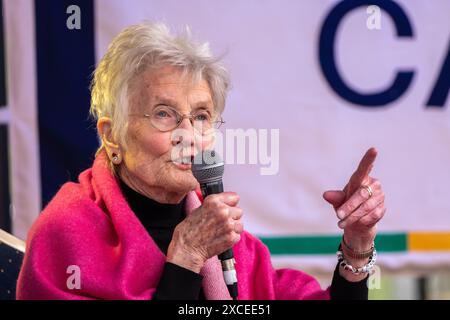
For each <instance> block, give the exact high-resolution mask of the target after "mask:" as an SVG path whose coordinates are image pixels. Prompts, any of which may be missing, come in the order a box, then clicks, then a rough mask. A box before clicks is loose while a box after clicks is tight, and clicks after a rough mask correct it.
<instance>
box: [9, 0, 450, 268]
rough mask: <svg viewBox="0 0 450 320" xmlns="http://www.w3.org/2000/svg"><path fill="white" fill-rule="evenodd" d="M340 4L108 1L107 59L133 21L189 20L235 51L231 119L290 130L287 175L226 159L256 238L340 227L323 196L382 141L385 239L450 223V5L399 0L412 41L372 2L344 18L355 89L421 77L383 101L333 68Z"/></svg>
mask: <svg viewBox="0 0 450 320" xmlns="http://www.w3.org/2000/svg"><path fill="white" fill-rule="evenodd" d="M8 3H9V2H8ZM337 3H338V1H325V0H322V1H318V0H315V1H312V0H311V1H287V0H285V1H275V0H266V1H260V0H259V1H258V0H246V1H238V0H231V1H206V0H204V1H201V0H190V1H183V2H182V1H178V0H169V1H167V0H164V1H162V0H161V1H149V0H129V1H123V0H96V2H95V14H96V16H95V21H96V46H97V47H96V53H97V61H98V60H99V59H100V58H101V56H102V55H103V54H104V53H105V51H106V48H107V46H108V44H109V43H110V41H111V40H112V38H113V37H114V36H115V35H116V34H117V33H118V32H120V30H121V29H122V28H124V27H126V26H128V25H130V24H135V23H139V22H141V21H142V20H145V19H147V20H153V21H163V22H166V23H167V24H168V25H169V26H172V27H173V28H174V29H175V30H176V29H181V28H182V27H183V26H184V25H189V26H190V27H191V28H192V31H193V33H194V35H195V37H196V38H197V39H199V40H204V41H208V42H210V44H211V47H212V49H213V51H214V52H215V53H216V54H222V53H225V52H226V53H227V54H226V56H225V63H226V65H227V67H228V68H229V70H230V73H231V76H232V83H233V89H232V90H231V92H230V95H229V99H228V103H227V107H226V110H225V113H224V118H225V120H226V121H227V124H226V128H228V129H235V128H243V129H249V128H253V129H256V130H260V129H267V130H270V129H279V134H280V137H279V150H280V154H279V171H278V173H277V174H276V175H271V176H267V175H261V174H260V165H227V167H226V173H225V177H224V181H225V186H226V189H228V190H232V191H236V192H238V193H239V194H240V195H241V206H242V207H243V208H244V210H245V212H246V216H245V223H246V228H247V230H249V231H250V232H252V233H253V234H255V235H258V236H266V237H280V236H290V235H292V236H301V235H317V236H320V235H325V236H326V235H338V234H339V232H340V229H338V228H337V226H336V224H337V220H336V217H335V215H334V212H333V210H332V209H331V208H330V206H329V205H328V204H327V203H325V202H324V201H323V200H322V193H323V191H325V190H327V189H334V188H342V187H343V186H344V185H345V183H346V182H347V180H348V178H349V177H350V175H351V173H352V172H353V170H354V169H355V168H356V165H357V164H358V162H359V159H360V158H361V157H362V155H363V154H364V152H365V150H366V149H368V148H369V147H371V146H375V147H376V148H377V149H378V151H379V157H378V159H377V161H376V165H375V169H374V171H373V175H374V176H375V177H377V178H379V179H380V180H381V181H382V183H383V186H384V190H385V193H386V195H387V201H386V205H387V207H388V212H387V214H386V216H385V218H384V219H383V221H382V223H381V224H380V227H379V230H380V234H386V233H389V232H396V233H405V234H408V233H413V232H418V231H425V232H431V233H433V232H437V231H442V232H446V231H448V232H450V217H449V213H450V197H449V192H448V191H447V187H446V184H447V181H450V170H449V166H448V163H450V148H448V146H449V145H450V117H449V116H450V114H449V108H448V106H449V102H448V100H447V101H446V103H445V105H444V106H443V108H426V101H427V100H428V98H429V95H430V94H431V91H432V89H433V87H434V85H435V81H436V78H437V76H438V75H439V72H440V70H441V67H442V63H443V59H444V58H445V56H446V54H447V50H448V45H449V41H450V37H449V35H450V20H449V19H448V17H447V15H448V12H450V2H448V1H445V0H442V1H437V0H436V1H432V2H431V1H427V2H425V1H419V0H415V1H413V0H408V1H397V3H399V4H400V5H401V7H402V8H403V10H404V11H405V13H406V14H407V16H408V18H409V21H410V23H411V25H412V27H413V30H414V37H412V38H406V40H405V39H399V38H398V37H396V32H395V28H394V25H393V23H392V21H391V19H390V18H389V16H388V15H387V14H385V13H383V12H382V14H381V29H379V30H369V29H368V28H367V26H366V20H367V18H368V14H367V13H366V10H365V7H361V8H359V9H356V10H353V11H352V12H351V13H349V14H347V15H346V16H345V18H344V19H343V20H342V22H341V24H340V26H339V29H338V32H337V37H336V60H337V65H338V68H339V70H340V72H341V75H342V77H343V78H344V79H345V81H346V82H347V83H348V84H349V85H350V86H351V87H352V88H354V89H355V90H359V91H361V92H371V91H376V90H379V89H382V88H385V87H386V86H388V85H389V84H390V83H391V82H392V81H393V78H394V75H395V73H396V72H397V71H398V70H414V72H415V74H414V78H413V81H412V84H411V86H410V87H409V89H408V90H407V91H406V93H405V94H403V95H402V96H401V97H400V98H399V99H397V100H395V101H394V102H392V103H390V104H388V105H387V106H384V107H382V108H376V109H370V108H364V107H361V106H358V105H353V104H350V103H349V102H347V101H345V100H343V99H342V98H340V97H339V96H338V95H337V94H336V93H335V92H334V91H333V90H332V89H331V88H330V86H329V84H328V83H327V81H326V80H325V77H324V75H323V73H322V71H321V69H320V64H319V57H318V45H319V33H320V29H321V27H322V25H323V23H324V19H325V17H326V15H327V14H328V12H329V10H330V9H331V8H332V7H333V6H335V5H336V4H337ZM28 11H29V10H28ZM28 11H27V12H28ZM8 25H9V26H12V25H13V21H11V22H9V23H8ZM8 25H7V27H6V28H7V31H8ZM10 30H11V31H10V32H13V30H12V29H10ZM10 34H11V33H10ZM448 71H450V70H448ZM16 180H17V179H13V181H16ZM274 262H275V264H277V265H280V266H281V265H284V266H285V265H289V266H295V267H300V268H304V269H312V268H314V270H323V271H329V270H332V269H333V268H334V266H335V257H334V256H331V255H323V256H321V255H314V256H306V255H301V256H298V255H296V256H277V257H274ZM380 264H381V265H382V266H383V267H386V268H392V269H396V270H406V269H407V268H409V267H415V268H423V267H446V266H448V265H450V254H449V253H448V252H447V251H435V252H430V253H427V252H425V253H421V252H400V253H391V254H384V255H381V257H380Z"/></svg>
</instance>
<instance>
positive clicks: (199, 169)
mask: <svg viewBox="0 0 450 320" xmlns="http://www.w3.org/2000/svg"><path fill="white" fill-rule="evenodd" d="M224 168H225V165H224V163H223V160H222V158H221V157H220V155H219V154H218V153H217V152H215V151H214V150H204V151H203V152H200V153H198V154H197V155H196V156H195V158H194V162H193V163H192V174H193V175H194V177H195V179H197V181H198V182H199V183H206V182H210V181H216V180H220V179H222V176H223V172H224Z"/></svg>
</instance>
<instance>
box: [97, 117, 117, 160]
mask: <svg viewBox="0 0 450 320" xmlns="http://www.w3.org/2000/svg"><path fill="white" fill-rule="evenodd" d="M97 131H98V133H99V135H100V138H101V140H102V144H103V146H104V147H105V150H106V153H107V154H108V157H109V159H110V160H111V161H112V163H114V164H120V163H121V162H122V153H121V151H120V146H119V145H118V144H117V143H116V142H115V141H114V139H113V134H112V124H111V119H110V118H108V117H101V118H100V119H98V121H97Z"/></svg>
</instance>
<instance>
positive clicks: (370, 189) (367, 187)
mask: <svg viewBox="0 0 450 320" xmlns="http://www.w3.org/2000/svg"><path fill="white" fill-rule="evenodd" d="M361 188H363V189H366V190H367V192H368V193H369V199H370V198H372V196H373V191H372V188H371V187H370V186H367V185H362V186H361Z"/></svg>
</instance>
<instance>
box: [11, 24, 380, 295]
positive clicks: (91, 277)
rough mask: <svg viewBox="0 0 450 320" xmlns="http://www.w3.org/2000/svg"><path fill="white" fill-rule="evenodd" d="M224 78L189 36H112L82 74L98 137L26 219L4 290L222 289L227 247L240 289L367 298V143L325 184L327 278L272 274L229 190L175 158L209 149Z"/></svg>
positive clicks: (371, 222) (374, 187) (375, 187)
mask: <svg viewBox="0 0 450 320" xmlns="http://www.w3.org/2000/svg"><path fill="white" fill-rule="evenodd" d="M228 87H229V80H228V75H227V72H226V70H225V69H224V68H223V67H222V65H221V64H220V62H219V61H218V60H217V59H216V58H214V57H213V56H212V55H211V53H210V51H209V48H208V45H207V44H198V43H196V42H193V41H192V40H191V39H190V36H189V33H188V32H187V33H185V34H182V35H179V36H172V35H171V34H170V33H169V31H168V30H167V28H166V27H165V26H164V25H162V24H151V23H143V24H139V25H135V26H131V27H128V28H127V29H125V30H124V31H123V32H121V33H120V34H119V35H118V36H117V37H116V38H115V39H114V40H113V42H112V44H111V45H110V47H109V48H108V51H107V53H106V54H105V56H104V57H103V59H102V60H101V61H100V63H99V65H98V67H97V69H96V71H95V76H94V79H93V84H92V104H91V112H92V114H93V115H94V116H95V117H96V119H97V129H98V135H99V137H100V140H101V146H100V148H99V150H98V152H97V155H96V158H95V160H94V163H93V166H92V168H90V169H88V170H86V171H84V172H83V173H81V174H80V176H79V182H78V183H72V182H69V183H66V184H65V185H63V186H62V187H61V189H60V191H59V192H58V193H57V194H56V195H55V197H54V198H53V200H52V201H51V202H50V203H49V205H48V206H47V207H46V208H45V210H44V211H43V212H42V214H41V215H40V216H39V218H38V220H37V221H36V222H35V224H34V225H33V227H32V228H31V230H30V232H29V235H28V239H27V252H26V256H25V259H24V263H23V266H22V269H21V272H20V276H19V280H18V284H17V298H19V299H230V294H229V293H228V291H227V287H226V285H225V282H224V278H223V275H222V270H221V265H220V262H219V260H218V258H217V255H218V254H220V253H222V252H224V251H226V250H227V249H229V248H233V249H234V255H235V260H236V263H237V264H236V271H237V278H238V289H239V299H329V298H332V299H339V298H340V299H346V298H347V299H366V298H367V295H368V289H367V285H366V281H367V277H368V271H369V270H370V267H371V266H372V265H373V262H374V261H373V260H374V257H375V256H376V253H375V252H374V247H373V241H374V238H375V233H376V224H377V222H378V221H379V220H380V219H381V218H382V216H383V214H384V212H385V208H384V194H383V192H382V190H381V186H380V183H379V182H378V181H377V180H376V179H373V178H372V177H370V176H369V173H370V169H371V168H372V164H373V162H374V160H375V157H376V151H375V150H374V149H370V150H369V151H368V152H367V153H366V155H365V156H364V157H363V159H362V161H361V164H360V166H359V168H358V169H357V171H356V172H355V173H354V174H353V176H352V177H351V178H350V181H349V183H348V184H347V185H346V187H345V188H344V190H342V191H328V192H325V193H324V198H325V200H327V201H328V202H329V203H330V204H331V205H333V207H334V209H335V210H336V214H337V217H338V219H339V223H338V226H339V227H340V228H341V229H343V238H342V244H341V249H342V250H341V251H340V252H341V254H340V255H339V262H338V264H337V266H336V269H335V272H334V276H333V280H332V284H331V286H330V287H329V288H328V289H326V290H322V289H321V287H320V286H319V284H318V282H317V281H316V280H315V279H314V278H312V277H311V276H309V275H307V274H305V273H303V272H301V271H298V270H292V269H278V270H275V269H273V267H272V265H271V262H270V255H269V251H268V249H267V247H266V246H265V245H264V244H263V243H262V242H261V241H260V240H258V239H257V238H256V237H254V236H252V235H251V234H249V233H248V232H246V231H244V228H243V225H242V214H243V212H242V209H241V208H239V207H238V202H239V196H238V195H237V194H236V193H233V192H223V193H219V194H215V195H209V196H207V197H205V199H203V198H202V196H201V194H200V193H199V185H198V182H197V181H196V179H195V178H194V176H193V174H192V171H191V165H190V164H189V163H188V161H186V158H192V157H194V156H195V154H196V153H198V152H200V151H201V150H203V149H206V148H210V147H211V145H210V144H209V143H208V139H203V138H204V136H206V135H207V133H208V132H209V131H210V129H213V128H214V127H215V126H216V125H220V124H221V122H222V121H221V117H220V115H221V113H222V111H223V109H224V106H225V100H226V95H227V89H228ZM179 129H182V130H183V132H185V133H186V132H187V134H183V135H177V134H174V132H175V131H176V130H179ZM180 146H182V147H181V148H180V149H181V150H182V151H183V152H181V153H177V152H175V153H173V152H172V151H173V150H174V148H176V147H178V148H179V147H180ZM193 146H196V148H194V147H193ZM174 154H175V156H174Z"/></svg>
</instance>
